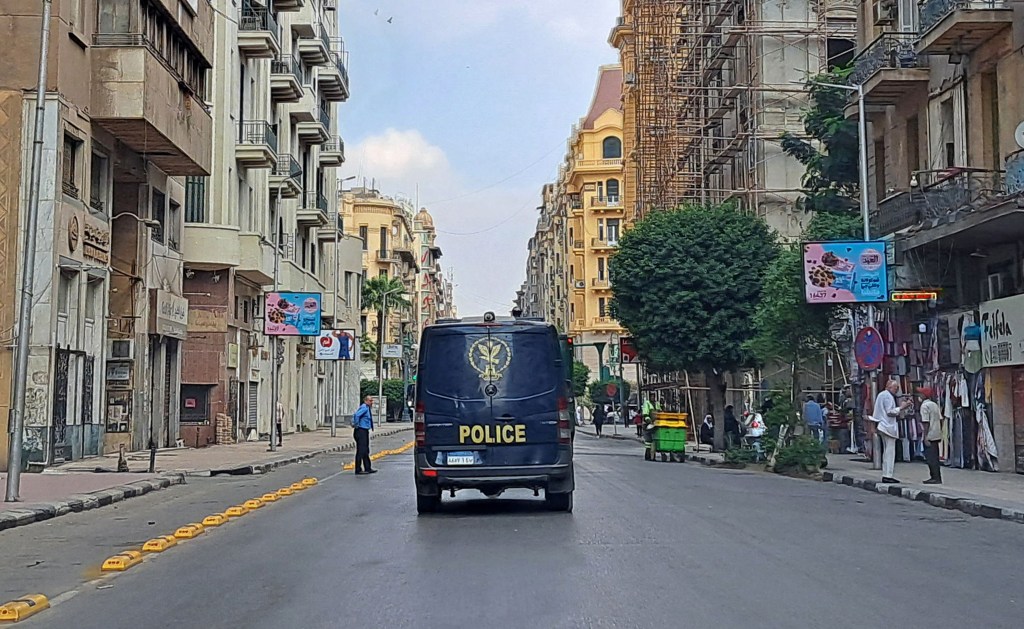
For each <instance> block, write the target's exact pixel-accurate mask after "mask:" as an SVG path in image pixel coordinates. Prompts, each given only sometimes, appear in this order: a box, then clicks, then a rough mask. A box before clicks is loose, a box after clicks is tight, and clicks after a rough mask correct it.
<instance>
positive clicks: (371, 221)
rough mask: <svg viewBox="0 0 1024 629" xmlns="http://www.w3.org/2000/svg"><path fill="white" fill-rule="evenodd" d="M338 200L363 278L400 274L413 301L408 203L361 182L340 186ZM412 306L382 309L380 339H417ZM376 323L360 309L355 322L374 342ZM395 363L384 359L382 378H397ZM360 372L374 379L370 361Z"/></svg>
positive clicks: (416, 268) (415, 270) (415, 262)
mask: <svg viewBox="0 0 1024 629" xmlns="http://www.w3.org/2000/svg"><path fill="white" fill-rule="evenodd" d="M342 203H343V208H344V209H343V219H344V224H345V230H346V232H347V233H348V234H349V235H351V236H355V237H356V238H358V239H359V242H360V243H361V247H362V256H363V263H362V274H363V278H364V279H366V278H369V277H392V278H396V277H397V278H401V279H402V282H403V284H404V286H405V295H406V298H407V299H408V300H409V301H410V302H415V301H416V296H417V276H418V274H419V272H420V264H419V256H418V251H419V249H418V244H417V242H416V228H415V226H414V220H415V214H414V210H413V208H414V205H413V204H412V202H411V201H410V200H408V199H405V198H403V197H398V196H395V197H392V196H386V195H383V194H381V193H380V191H379V190H375V189H373V188H372V187H366V186H362V187H357V188H354V189H352V190H351V191H346V192H345V194H344V198H343V201H342ZM416 309H417V304H416V303H413V304H412V308H411V309H406V310H399V309H394V310H392V309H391V308H389V309H388V311H389V312H388V316H387V321H386V322H384V326H383V341H384V343H385V344H392V343H405V344H408V343H411V342H415V341H412V340H411V339H417V338H418V332H417V325H416V322H417V319H416V316H417V314H416ZM379 326H380V322H378V320H377V313H376V312H373V311H365V312H363V313H362V315H361V320H360V325H359V331H360V335H361V336H364V337H368V338H370V339H373V341H374V342H375V343H376V342H377V341H378V339H380V338H381V329H380V327H379ZM395 368H396V365H392V364H389V361H384V374H385V377H400V373H401V372H400V371H398V372H396V370H395ZM363 372H364V375H365V376H366V377H373V378H376V366H375V365H374V362H373V360H368V361H364V364H363Z"/></svg>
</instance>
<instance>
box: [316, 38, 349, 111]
mask: <svg viewBox="0 0 1024 629" xmlns="http://www.w3.org/2000/svg"><path fill="white" fill-rule="evenodd" d="M334 41H336V42H341V43H336V44H334V46H333V49H332V50H331V60H330V61H329V62H328V63H326V64H324V65H322V66H320V68H319V69H318V70H317V84H318V85H319V87H320V93H321V94H323V96H324V98H326V99H327V100H329V101H332V102H339V103H340V102H344V101H346V100H348V97H349V91H348V64H347V59H348V53H347V52H345V48H344V41H342V40H340V39H336V40H334Z"/></svg>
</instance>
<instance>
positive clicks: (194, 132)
mask: <svg viewBox="0 0 1024 629" xmlns="http://www.w3.org/2000/svg"><path fill="white" fill-rule="evenodd" d="M91 50H92V54H91V57H92V68H91V81H92V86H93V89H92V100H91V106H90V112H89V113H90V115H91V117H92V120H93V122H95V123H97V124H99V125H100V126H101V127H103V128H104V129H105V130H107V131H108V132H110V133H111V134H112V135H113V136H114V137H115V138H116V139H117V140H118V141H119V142H122V143H123V144H125V145H126V146H128V147H129V148H130V149H131V150H133V151H135V152H137V153H140V154H144V155H145V156H146V159H148V160H150V161H152V162H153V163H154V164H155V165H156V166H157V167H158V168H160V169H161V170H162V171H164V172H165V173H167V174H168V175H208V174H209V173H210V168H211V153H212V151H211V138H212V136H213V119H212V118H211V117H210V113H209V111H207V109H206V105H205V102H204V99H205V98H206V75H207V68H206V67H205V66H203V65H199V64H200V61H199V60H198V58H193V59H192V63H191V64H189V65H188V66H187V67H184V68H181V67H180V61H181V59H180V58H179V59H178V60H177V61H178V62H179V64H177V65H176V64H175V63H172V62H171V60H169V59H167V58H165V57H164V55H163V54H161V53H159V52H158V48H157V47H155V46H153V45H152V42H150V41H149V39H148V38H147V36H146V35H143V34H130V33H128V34H96V35H94V37H93V46H92V49H91ZM202 63H205V62H202ZM183 73H184V74H183Z"/></svg>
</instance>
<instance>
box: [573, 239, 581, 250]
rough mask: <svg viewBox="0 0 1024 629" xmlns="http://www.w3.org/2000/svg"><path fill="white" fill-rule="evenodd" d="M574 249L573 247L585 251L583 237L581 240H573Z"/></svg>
mask: <svg viewBox="0 0 1024 629" xmlns="http://www.w3.org/2000/svg"><path fill="white" fill-rule="evenodd" d="M572 249H573V251H579V252H582V251H583V240H582V239H581V240H574V241H572Z"/></svg>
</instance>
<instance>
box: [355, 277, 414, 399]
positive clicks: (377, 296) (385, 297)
mask: <svg viewBox="0 0 1024 629" xmlns="http://www.w3.org/2000/svg"><path fill="white" fill-rule="evenodd" d="M410 307H412V303H411V302H410V301H409V297H408V295H407V293H406V288H405V282H403V281H402V278H400V277H384V276H379V277H371V278H369V279H367V280H366V282H365V283H364V284H363V308H365V309H367V310H373V311H374V312H376V313H377V379H378V380H380V379H381V378H382V377H383V374H381V372H380V371H381V359H380V352H382V351H383V349H384V343H385V339H384V328H385V326H386V325H387V313H388V312H390V311H392V310H396V309H397V310H405V309H407V308H410ZM385 309H386V310H385Z"/></svg>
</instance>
